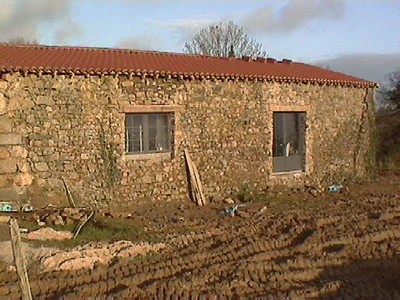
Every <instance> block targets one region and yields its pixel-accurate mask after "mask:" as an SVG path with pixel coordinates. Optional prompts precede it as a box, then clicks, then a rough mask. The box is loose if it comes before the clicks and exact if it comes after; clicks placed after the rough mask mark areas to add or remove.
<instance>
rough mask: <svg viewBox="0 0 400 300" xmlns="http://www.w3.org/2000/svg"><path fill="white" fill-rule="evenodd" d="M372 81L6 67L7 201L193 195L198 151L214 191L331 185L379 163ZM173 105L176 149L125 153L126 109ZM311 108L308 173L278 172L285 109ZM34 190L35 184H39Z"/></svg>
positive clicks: (1, 120)
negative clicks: (190, 167)
mask: <svg viewBox="0 0 400 300" xmlns="http://www.w3.org/2000/svg"><path fill="white" fill-rule="evenodd" d="M373 101H374V89H373V88H360V87H354V86H351V85H348V86H341V85H333V84H332V85H329V84H317V83H284V82H282V83H278V82H272V81H266V80H263V81H252V80H239V79H236V80H220V79H215V78H211V79H202V80H195V79H174V78H170V77H167V76H165V77H162V76H161V77H158V78H156V77H147V78H145V77H139V76H130V77H129V76H125V75H114V76H111V75H104V76H98V75H96V76H92V75H88V76H83V75H82V76H80V75H73V74H70V75H63V74H59V75H58V74H56V73H52V74H50V73H49V74H44V73H43V74H39V73H37V74H34V73H25V74H24V73H20V72H15V73H7V74H3V75H2V76H1V79H0V174H1V175H0V201H5V200H7V201H9V200H11V201H17V202H18V201H29V199H30V197H33V196H36V197H37V196H38V195H41V196H42V197H46V195H48V194H49V193H59V194H60V195H62V194H63V186H62V181H61V177H62V176H64V177H65V178H66V179H67V181H68V182H69V184H70V186H71V189H72V191H73V195H74V197H75V198H76V199H78V200H77V201H78V202H79V203H81V204H89V203H91V204H93V203H97V204H104V205H105V204H107V203H109V202H110V201H112V202H113V203H121V204H122V203H127V202H135V201H139V200H143V199H154V200H165V199H173V200H174V199H186V198H187V197H189V191H188V181H187V171H186V166H185V161H184V157H183V149H185V148H187V149H189V152H190V153H191V157H192V160H193V161H194V162H195V163H196V165H197V168H198V170H199V173H200V177H201V179H202V183H203V185H204V189H205V194H206V197H207V198H208V199H209V200H210V199H212V198H214V199H216V198H220V197H225V196H228V195H229V194H234V193H236V192H237V191H238V190H239V189H241V188H243V187H244V186H246V187H247V188H250V189H251V190H253V191H255V192H260V191H264V190H266V189H268V188H269V187H271V186H275V185H279V184H285V185H291V186H296V185H304V184H308V185H317V186H324V185H325V184H332V183H337V182H343V181H344V180H347V179H355V178H357V179H361V180H362V179H365V178H367V177H368V172H369V170H370V168H371V166H372V165H373V158H374V154H373V147H371V145H372V144H373V143H372V142H373V140H374V123H373V105H374V104H373ZM163 106H165V107H166V108H168V107H169V108H170V113H171V114H172V133H171V143H172V150H171V153H170V154H169V155H167V156H165V155H164V156H157V155H154V156H151V155H150V156H146V155H144V156H142V157H140V156H135V155H133V156H132V155H127V154H126V153H125V142H126V141H125V115H126V113H128V112H131V111H136V110H137V109H139V110H140V109H141V107H145V108H146V110H151V108H152V107H154V108H155V110H162V108H163ZM292 110H293V111H304V112H306V124H305V127H306V134H305V140H306V142H305V146H306V147H305V171H304V172H297V173H290V174H280V175H277V174H273V171H272V139H273V137H272V135H273V134H272V133H273V128H272V126H273V121H272V119H273V118H272V113H273V112H274V111H292ZM33 191H34V192H33Z"/></svg>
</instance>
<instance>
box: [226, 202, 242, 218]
mask: <svg viewBox="0 0 400 300" xmlns="http://www.w3.org/2000/svg"><path fill="white" fill-rule="evenodd" d="M245 206H246V205H244V204H239V205H234V206H231V207H229V208H227V209H225V215H227V216H233V215H234V214H235V212H237V210H238V209H239V208H240V207H245Z"/></svg>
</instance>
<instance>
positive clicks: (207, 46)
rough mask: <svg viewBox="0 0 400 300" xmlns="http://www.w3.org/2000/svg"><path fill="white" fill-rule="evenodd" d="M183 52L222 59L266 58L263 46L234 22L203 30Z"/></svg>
mask: <svg viewBox="0 0 400 300" xmlns="http://www.w3.org/2000/svg"><path fill="white" fill-rule="evenodd" d="M183 51H184V52H185V53H189V54H200V55H210V56H220V57H241V56H250V57H252V58H256V57H258V56H266V52H265V51H264V50H263V49H262V45H261V44H260V43H258V42H256V40H254V39H253V38H251V37H249V35H248V34H246V33H245V32H244V30H243V27H239V26H237V25H235V24H234V23H233V22H232V21H230V22H228V23H226V24H224V23H219V24H218V25H210V26H208V27H207V28H203V29H201V30H200V31H199V32H198V33H197V34H196V35H195V36H194V37H193V39H192V41H190V42H188V43H185V45H184V47H183Z"/></svg>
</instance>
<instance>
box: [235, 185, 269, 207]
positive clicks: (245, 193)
mask: <svg viewBox="0 0 400 300" xmlns="http://www.w3.org/2000/svg"><path fill="white" fill-rule="evenodd" d="M236 198H237V199H238V200H239V201H240V202H242V203H245V202H260V201H266V200H267V195H266V194H259V193H255V192H254V191H253V190H252V189H251V188H250V187H249V186H248V185H242V186H241V187H240V189H239V191H238V192H237V194H236Z"/></svg>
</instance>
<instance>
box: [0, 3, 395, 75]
mask: <svg viewBox="0 0 400 300" xmlns="http://www.w3.org/2000/svg"><path fill="white" fill-rule="evenodd" d="M228 21H233V22H234V23H235V24H237V25H238V26H241V27H243V28H244V30H245V31H246V33H248V34H249V35H250V36H251V37H253V38H254V39H256V40H257V41H258V42H260V43H261V44H262V45H263V48H264V50H265V51H266V52H267V54H268V56H269V57H273V58H277V59H279V60H280V59H283V58H288V59H292V60H294V61H299V62H304V63H310V64H317V65H319V66H323V67H327V68H330V69H332V70H336V71H339V72H343V73H347V74H350V75H354V76H357V77H361V78H364V79H368V80H371V81H375V82H380V83H381V82H383V81H384V78H385V74H387V73H389V72H391V71H395V70H400V0H197V1H196V0H108V1H106V0H0V41H2V42H7V41H10V40H12V39H15V38H24V39H26V40H33V39H35V40H37V41H38V42H39V43H41V44H46V45H68V46H90V47H107V48H130V49H139V50H156V51H167V52H182V49H183V45H184V43H185V42H188V41H190V40H191V38H192V37H193V35H194V34H196V32H198V31H199V30H200V29H201V28H204V27H207V26H209V25H211V24H218V23H220V22H228Z"/></svg>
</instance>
